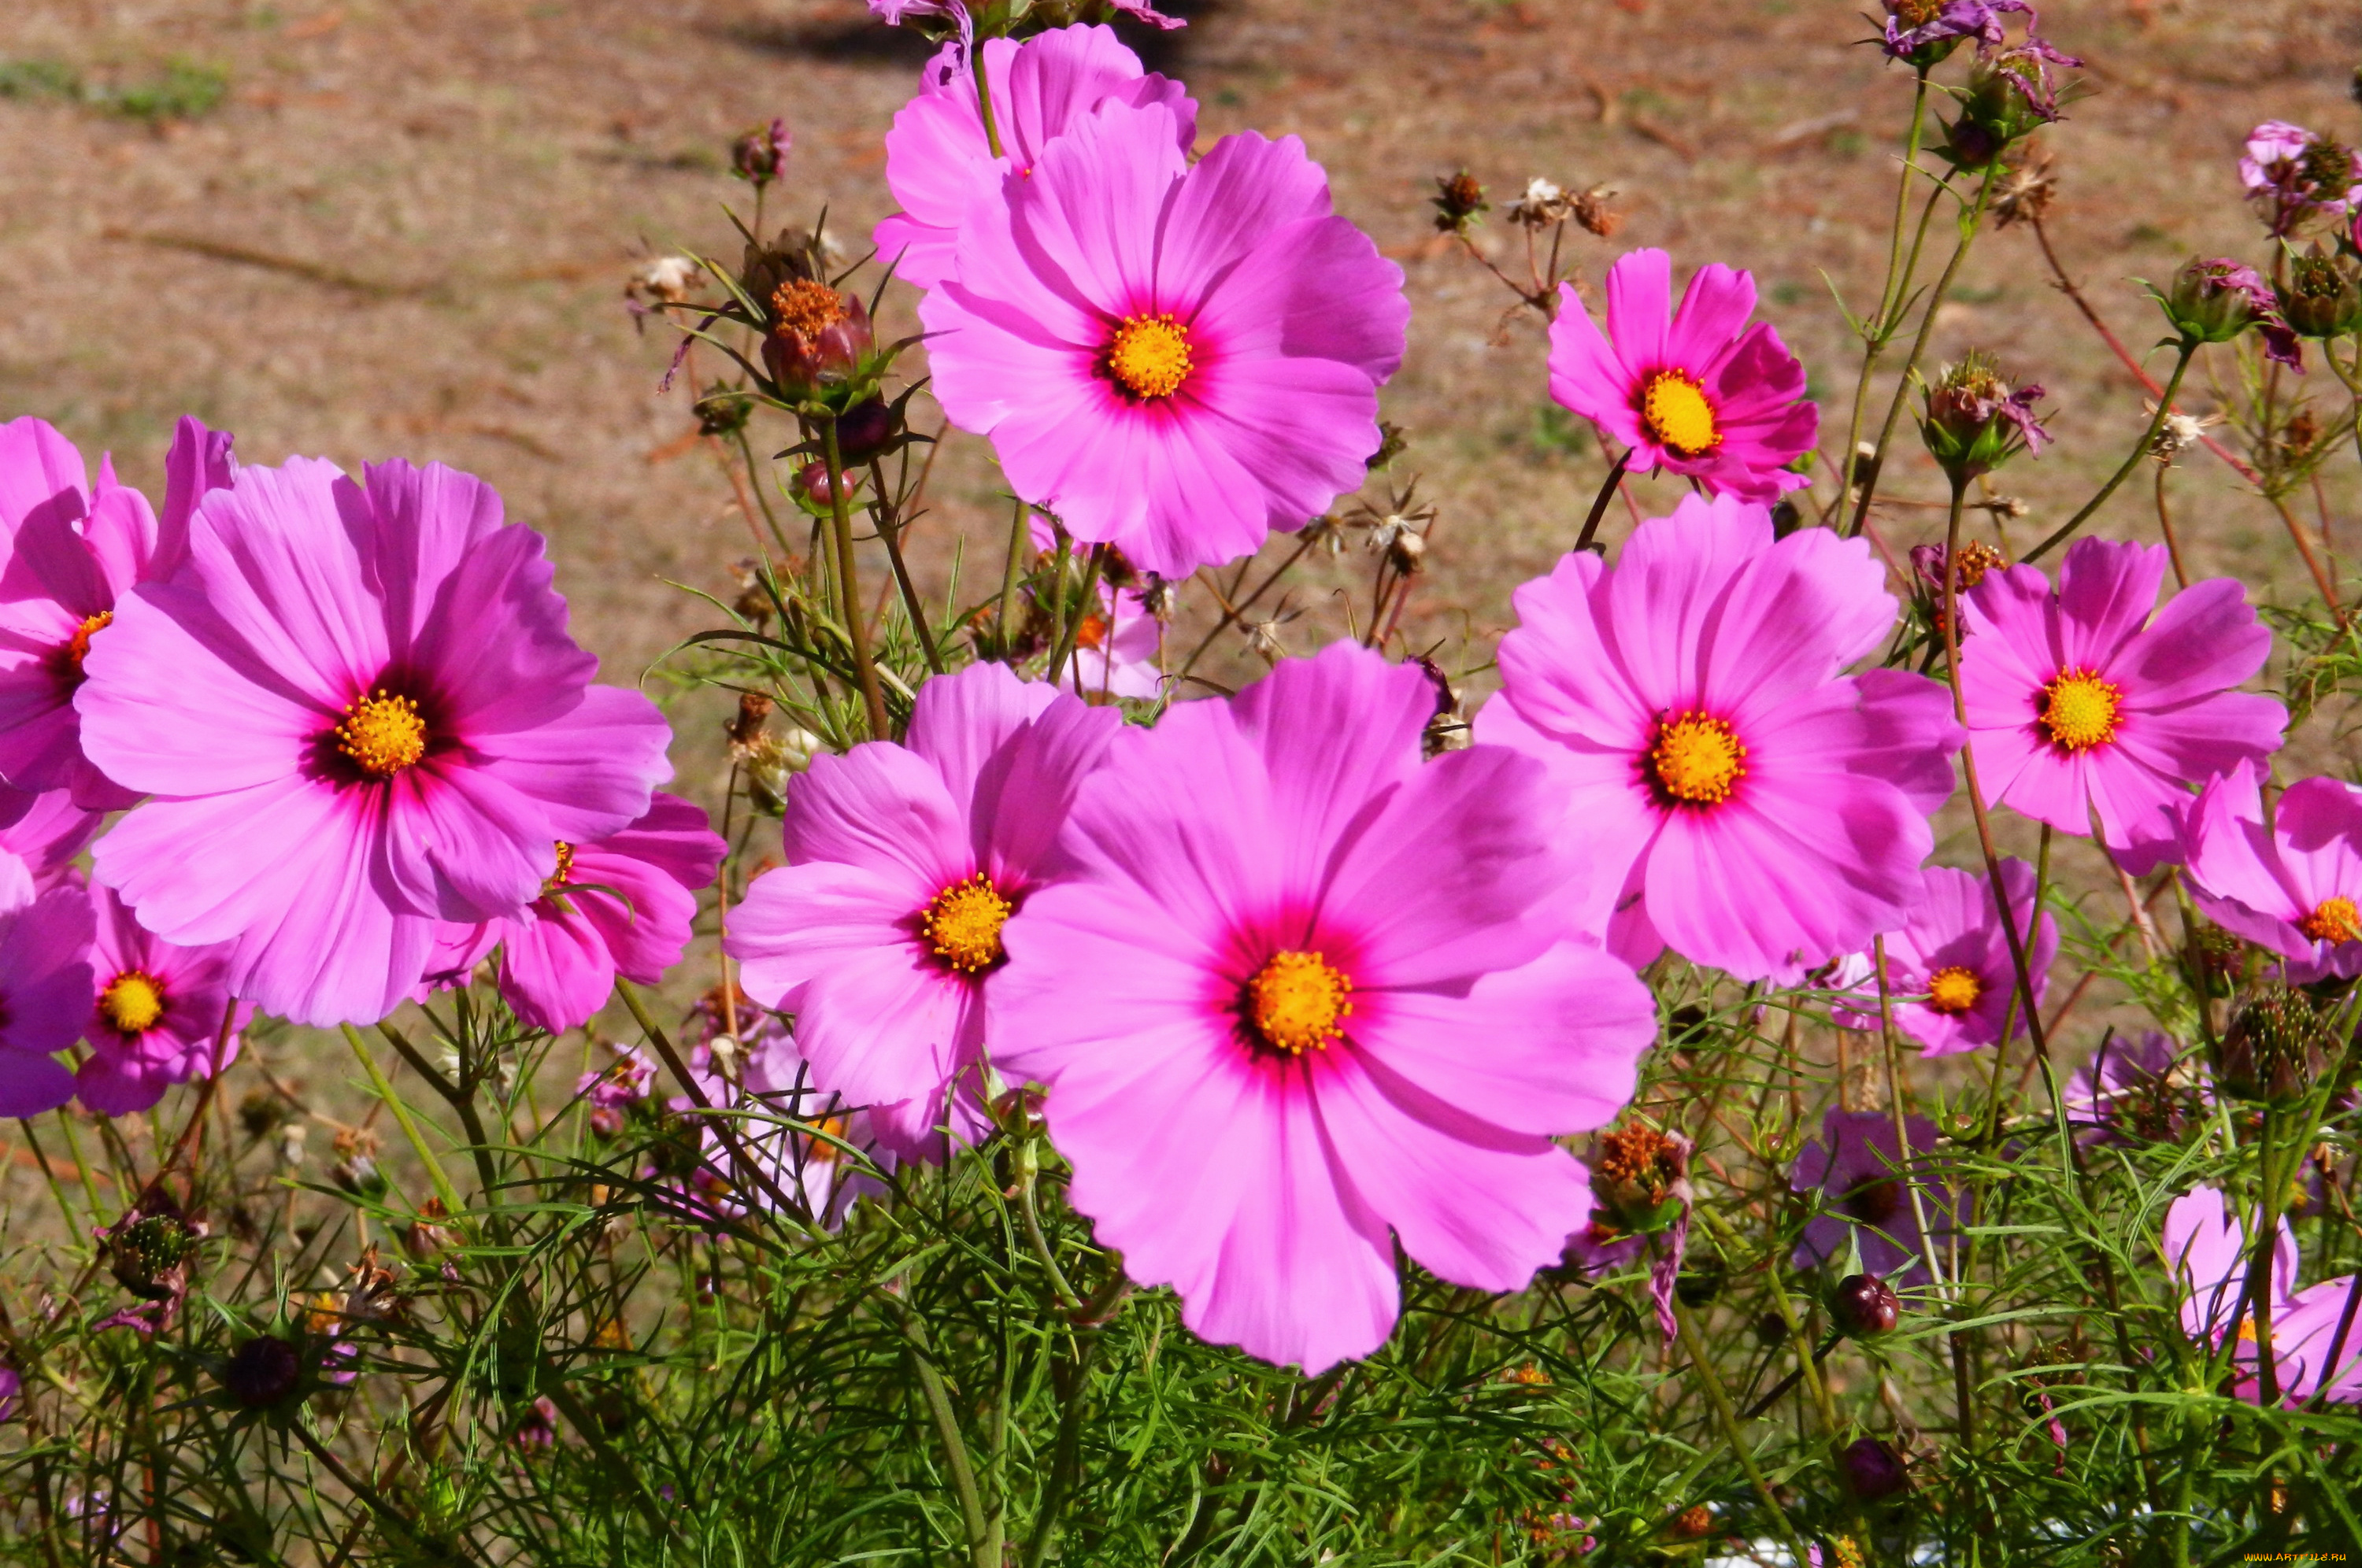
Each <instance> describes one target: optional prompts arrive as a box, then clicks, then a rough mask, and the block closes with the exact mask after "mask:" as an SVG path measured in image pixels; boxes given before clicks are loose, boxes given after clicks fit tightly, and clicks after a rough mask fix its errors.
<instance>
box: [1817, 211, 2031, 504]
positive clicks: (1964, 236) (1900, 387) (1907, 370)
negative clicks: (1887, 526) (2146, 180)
mask: <svg viewBox="0 0 2362 1568" xmlns="http://www.w3.org/2000/svg"><path fill="white" fill-rule="evenodd" d="M1999 173H2000V171H1999V169H1998V167H1996V168H1993V169H1988V170H1986V171H1985V177H1984V180H1983V182H1982V183H1981V184H1979V185H1978V186H1977V199H1976V204H1975V205H1974V206H1972V207H1970V209H1969V213H1968V215H1967V216H1966V217H1965V218H1963V219H1962V220H1961V223H1960V241H1959V244H1958V245H1955V246H1954V247H1952V259H1950V260H1949V261H1947V262H1946V263H1945V264H1944V275H1943V276H1942V277H1940V278H1938V279H1937V280H1936V288H1935V292H1934V293H1931V294H1930V295H1929V296H1928V299H1927V309H1926V312H1925V313H1924V314H1923V315H1921V316H1920V318H1919V336H1918V337H1915V338H1914V339H1912V342H1911V357H1910V358H1909V359H1905V360H1904V361H1903V370H1902V373H1901V375H1900V376H1899V377H1898V378H1897V379H1896V381H1895V383H1894V398H1893V402H1891V403H1888V404H1887V405H1886V422H1885V423H1884V424H1883V425H1880V426H1879V430H1878V450H1877V458H1876V461H1877V465H1878V466H1877V469H1876V471H1875V472H1873V473H1872V474H1871V478H1870V479H1869V480H1868V481H1867V482H1865V483H1864V484H1863V485H1862V487H1861V500H1860V502H1857V503H1856V504H1855V506H1854V513H1853V526H1852V527H1850V528H1849V529H1847V530H1846V532H1847V533H1848V534H1849V535H1851V534H1859V533H1860V532H1861V528H1862V525H1863V524H1864V523H1865V522H1866V521H1868V520H1869V517H1870V502H1871V497H1872V496H1873V495H1875V494H1876V493H1877V492H1878V480H1879V476H1880V475H1882V474H1883V473H1884V472H1885V471H1886V458H1888V456H1889V455H1890V454H1889V451H1888V448H1889V447H1891V446H1892V445H1893V440H1894V426H1895V425H1896V423H1897V422H1899V421H1900V420H1901V419H1902V417H1903V404H1904V402H1905V401H1906V400H1907V399H1908V398H1909V397H1910V395H1911V373H1912V372H1913V371H1914V370H1917V369H1918V368H1919V361H1920V360H1921V359H1924V358H1925V357H1926V353H1927V340H1928V339H1929V338H1930V337H1934V336H1935V335H1936V312H1937V309H1938V308H1939V307H1940V306H1941V305H1942V304H1943V303H1944V296H1945V295H1946V294H1948V293H1951V291H1952V280H1953V279H1954V278H1955V277H1957V276H1959V271H1960V263H1961V262H1963V261H1965V260H1967V259H1968V256H1969V248H1970V246H1972V245H1974V244H1975V243H1976V239H1977V232H1978V230H1980V229H1981V228H1982V227H1983V226H1984V221H1985V204H1986V203H1987V202H1989V201H1991V200H1992V188H1993V182H1994V180H1995V179H1997V178H1998V177H1999ZM1857 445H1859V443H1857Z"/></svg>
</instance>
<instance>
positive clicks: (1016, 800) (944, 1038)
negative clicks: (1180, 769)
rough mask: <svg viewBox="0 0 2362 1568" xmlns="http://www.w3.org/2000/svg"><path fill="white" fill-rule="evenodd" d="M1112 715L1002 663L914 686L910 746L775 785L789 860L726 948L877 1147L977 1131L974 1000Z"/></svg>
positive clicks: (876, 745)
mask: <svg viewBox="0 0 2362 1568" xmlns="http://www.w3.org/2000/svg"><path fill="white" fill-rule="evenodd" d="M1121 727H1122V722H1121V719H1120V715H1118V714H1117V713H1116V712H1115V711H1114V710H1112V709H1109V708H1092V707H1088V706H1086V705H1085V704H1084V703H1083V702H1081V701H1078V700H1076V699H1075V698H1073V697H1068V696H1065V695H1063V694H1061V693H1059V692H1056V691H1054V690H1051V689H1050V688H1049V687H1047V686H1044V685H1042V684H1040V683H1038V682H1033V683H1028V682H1024V681H1021V680H1019V679H1017V677H1016V676H1015V675H1013V674H1012V673H1010V669H1009V667H1008V666H1006V665H1001V664H976V665H970V666H969V667H968V668H966V669H964V670H961V671H959V672H958V673H957V674H955V675H945V676H937V677H936V678H935V679H933V680H930V681H928V682H927V683H926V684H925V685H923V686H922V687H921V688H920V689H919V699H918V701H917V703H916V705H915V706H914V707H913V708H912V710H911V727H910V732H909V734H908V737H907V739H906V742H905V744H903V745H894V744H893V743H891V742H886V741H872V742H870V743H868V744H867V745H858V746H855V748H854V749H853V750H852V751H851V752H850V753H848V754H847V755H845V756H841V757H838V756H822V757H818V758H815V759H814V760H813V763H812V766H811V770H810V771H808V772H806V773H803V774H801V775H800V776H799V777H797V778H795V779H794V780H793V781H792V782H791V783H790V784H789V786H788V790H787V810H786V814H785V816H784V817H783V818H782V820H781V822H780V825H779V838H780V845H781V848H782V850H783V851H784V853H785V856H786V858H787V864H786V865H785V866H783V867H779V868H778V869H777V870H773V871H767V872H765V873H764V874H763V875H762V876H760V877H757V878H755V884H754V886H753V887H751V888H749V889H747V891H746V898H745V901H744V902H743V903H741V904H740V905H739V907H738V909H737V910H736V911H734V913H733V914H732V915H731V917H730V935H729V939H728V942H727V944H726V946H727V949H728V951H729V954H730V955H731V956H732V957H733V958H735V959H736V960H738V963H739V965H740V966H741V967H740V978H741V980H742V983H743V984H744V985H745V988H746V990H747V991H748V993H749V994H751V995H752V996H753V997H754V998H755V999H756V1000H757V1001H759V1002H761V1003H762V1004H763V1005H764V1006H766V1007H772V1008H777V1009H778V1010H780V1011H782V1012H792V1013H793V1014H795V1016H796V1038H797V1046H798V1049H799V1050H800V1052H801V1055H802V1059H803V1060H805V1061H808V1062H810V1063H811V1067H812V1070H813V1072H814V1073H815V1074H816V1075H817V1076H818V1077H819V1080H820V1081H821V1082H822V1083H824V1084H826V1085H828V1086H829V1088H831V1089H833V1090H834V1091H835V1092H836V1093H838V1094H841V1095H843V1096H844V1099H845V1102H846V1103H847V1104H849V1105H855V1106H866V1107H868V1108H870V1116H871V1119H872V1121H873V1123H874V1124H875V1125H876V1127H877V1134H878V1137H879V1139H880V1141H881V1142H883V1143H885V1144H886V1145H887V1146H888V1147H889V1148H890V1149H892V1150H894V1151H895V1152H896V1153H897V1154H900V1155H901V1156H902V1157H903V1158H905V1159H925V1158H939V1157H940V1154H941V1148H942V1139H941V1138H940V1137H938V1136H936V1131H935V1130H936V1129H937V1128H939V1127H942V1126H943V1125H944V1119H945V1114H946V1110H947V1108H948V1111H949V1116H950V1127H951V1131H952V1132H953V1133H954V1134H955V1136H956V1137H958V1138H959V1139H961V1140H962V1141H963V1142H967V1143H975V1142H977V1141H978V1140H980V1138H981V1137H982V1135H983V1133H984V1132H985V1131H986V1130H987V1129H988V1127H989V1125H990V1122H989V1121H988V1118H987V1117H986V1115H985V1111H984V1106H983V1101H982V1099H981V1090H982V1082H981V1077H980V1071H979V1069H980V1066H981V1064H982V1062H983V1060H984V1049H985V1043H986V1039H987V1023H986V1018H985V1007H984V1003H985V999H986V998H987V997H988V995H989V994H990V992H991V990H992V989H993V988H995V987H997V986H998V985H999V984H1000V983H1001V963H1002V959H1003V956H1004V954H1003V950H1002V947H1001V938H1002V927H1003V925H1004V924H1005V923H1006V922H1008V920H1009V918H1010V915H1011V914H1012V913H1013V912H1015V911H1017V910H1018V909H1020V908H1021V907H1022V906H1023V905H1024V904H1025V903H1026V901H1027V900H1029V899H1032V898H1033V897H1035V896H1036V895H1037V893H1038V891H1039V890H1040V889H1042V887H1043V884H1044V883H1045V882H1046V881H1047V880H1048V879H1049V878H1052V877H1053V876H1054V875H1055V873H1056V861H1055V857H1054V853H1053V851H1054V845H1055V843H1056V839H1057V834H1058V829H1059V826H1060V824H1061V823H1064V822H1065V815H1066V811H1067V807H1068V805H1069V803H1070V802H1071V801H1073V800H1074V796H1075V790H1076V787H1077V786H1078V785H1080V784H1081V782H1082V780H1083V778H1084V776H1085V775H1086V774H1087V773H1088V772H1090V770H1091V769H1092V768H1093V767H1096V766H1097V765H1098V760H1099V757H1100V755H1101V754H1102V753H1103V752H1105V751H1106V749H1107V746H1108V743H1109V740H1111V739H1112V738H1113V737H1114V734H1115V733H1116V731H1117V730H1119V729H1120V728H1121Z"/></svg>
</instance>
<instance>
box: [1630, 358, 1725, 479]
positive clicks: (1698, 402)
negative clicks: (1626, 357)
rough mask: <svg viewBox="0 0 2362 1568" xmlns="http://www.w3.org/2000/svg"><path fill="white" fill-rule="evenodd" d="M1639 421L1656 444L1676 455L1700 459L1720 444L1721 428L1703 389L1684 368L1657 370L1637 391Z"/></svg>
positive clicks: (1712, 405)
mask: <svg viewBox="0 0 2362 1568" xmlns="http://www.w3.org/2000/svg"><path fill="white" fill-rule="evenodd" d="M1640 420H1641V423H1642V424H1644V425H1647V426H1648V427H1649V434H1650V436H1651V437H1652V438H1654V439H1655V441H1656V443H1657V445H1659V446H1661V447H1664V448H1665V450H1667V451H1668V452H1671V453H1672V454H1673V456H1675V457H1677V458H1703V457H1705V455H1706V454H1707V453H1708V452H1711V451H1713V450H1714V449H1715V448H1716V447H1718V446H1720V445H1722V427H1721V425H1719V424H1718V423H1717V422H1716V419H1715V416H1714V404H1713V403H1710V402H1708V401H1707V399H1706V395H1705V388H1704V387H1702V386H1700V385H1699V384H1698V382H1697V378H1695V377H1694V376H1692V375H1691V374H1690V373H1689V372H1688V371H1686V370H1659V371H1658V372H1657V373H1656V374H1654V375H1652V376H1650V378H1649V380H1648V382H1647V384H1646V385H1644V386H1643V387H1642V389H1641V392H1640Z"/></svg>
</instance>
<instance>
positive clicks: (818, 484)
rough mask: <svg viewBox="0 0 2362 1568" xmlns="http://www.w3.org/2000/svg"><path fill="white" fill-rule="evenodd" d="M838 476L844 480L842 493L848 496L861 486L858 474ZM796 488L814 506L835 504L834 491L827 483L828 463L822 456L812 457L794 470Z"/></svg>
mask: <svg viewBox="0 0 2362 1568" xmlns="http://www.w3.org/2000/svg"><path fill="white" fill-rule="evenodd" d="M838 477H839V478H840V479H842V480H844V493H845V494H846V495H848V496H850V495H851V494H852V493H853V492H854V491H856V490H859V489H860V488H861V476H860V475H859V474H856V473H850V472H848V473H844V474H841V475H839V476H838ZM796 488H797V489H798V490H800V491H802V492H803V493H804V496H805V497H806V499H808V500H809V501H811V503H812V504H813V505H814V506H820V507H830V506H834V505H835V504H836V491H835V490H834V489H833V488H832V487H831V486H830V483H829V478H828V464H827V462H826V461H824V460H823V459H822V458H813V459H812V460H811V462H809V463H806V464H805V465H804V466H803V467H802V468H800V469H797V470H796Z"/></svg>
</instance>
